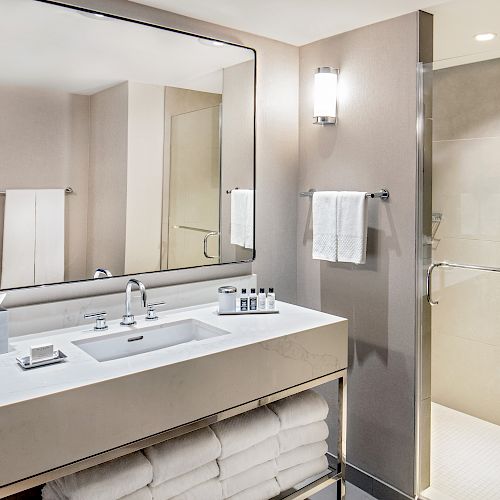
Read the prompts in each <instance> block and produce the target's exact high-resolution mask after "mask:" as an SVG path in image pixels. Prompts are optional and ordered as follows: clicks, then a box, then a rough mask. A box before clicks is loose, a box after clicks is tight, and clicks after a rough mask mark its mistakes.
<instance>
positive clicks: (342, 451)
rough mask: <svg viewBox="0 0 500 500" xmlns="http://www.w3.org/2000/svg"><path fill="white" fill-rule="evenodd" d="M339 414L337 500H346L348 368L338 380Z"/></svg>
mask: <svg viewBox="0 0 500 500" xmlns="http://www.w3.org/2000/svg"><path fill="white" fill-rule="evenodd" d="M338 398H339V415H338V437H337V474H341V476H342V477H341V479H340V481H337V500H345V463H346V438H347V370H345V371H344V373H343V375H342V377H340V378H339V382H338Z"/></svg>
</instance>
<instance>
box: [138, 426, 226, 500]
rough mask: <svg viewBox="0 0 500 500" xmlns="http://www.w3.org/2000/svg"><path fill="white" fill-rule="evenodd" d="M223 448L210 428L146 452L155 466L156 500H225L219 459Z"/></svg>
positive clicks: (152, 483)
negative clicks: (220, 479)
mask: <svg viewBox="0 0 500 500" xmlns="http://www.w3.org/2000/svg"><path fill="white" fill-rule="evenodd" d="M220 453H221V445H220V442H219V440H218V439H217V438H216V437H215V434H214V433H213V431H212V429H210V428H209V427H206V428H203V429H200V430H198V431H194V432H190V433H189V434H185V435H183V436H180V437H178V438H173V439H170V440H169V441H165V442H163V443H160V444H157V445H155V446H151V447H149V448H146V449H145V450H144V454H145V455H146V458H147V459H148V460H149V461H150V462H151V465H152V467H153V480H152V482H151V483H150V485H149V489H150V491H151V495H152V498H153V500H170V499H172V500H174V499H175V500H200V499H204V500H222V487H221V484H220V482H219V480H218V476H219V466H218V465H217V460H216V459H217V458H218V457H219V456H220Z"/></svg>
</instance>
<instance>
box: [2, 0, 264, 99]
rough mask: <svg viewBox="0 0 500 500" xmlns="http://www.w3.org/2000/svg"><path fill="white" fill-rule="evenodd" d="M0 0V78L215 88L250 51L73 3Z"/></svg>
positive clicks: (19, 82) (66, 87)
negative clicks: (85, 10)
mask: <svg viewBox="0 0 500 500" xmlns="http://www.w3.org/2000/svg"><path fill="white" fill-rule="evenodd" d="M0 1H1V11H2V14H1V16H0V68H2V70H1V71H0V85H13V86H24V87H38V88H45V89H53V90H61V91H64V92H69V93H75V94H93V93H95V92H97V91H99V90H103V89H105V88H108V87H111V86H113V85H116V84H118V83H122V82H125V81H134V82H142V83H150V84H157V85H170V86H174V87H182V88H188V89H192V90H202V91H205V92H217V93H220V92H222V69H223V68H226V67H229V66H233V65H235V64H239V63H242V62H244V61H248V60H253V57H254V56H253V52H252V51H251V50H248V49H244V48H241V47H234V46H231V45H225V44H224V45H221V46H213V45H211V44H208V45H207V44H206V43H204V42H203V41H202V40H200V39H199V38H197V37H193V36H188V35H183V34H179V33H173V32H169V31H165V30H160V29H152V28H149V27H145V26H141V25H139V24H136V23H132V22H126V21H119V20H115V19H111V18H106V17H100V18H99V17H96V16H93V15H92V14H84V13H81V12H79V11H76V10H74V9H67V8H64V7H59V6H54V5H50V4H45V3H39V2H33V1H31V0H0ZM200 42H202V43H200ZM160 63H161V64H160Z"/></svg>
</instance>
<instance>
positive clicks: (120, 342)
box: [73, 319, 229, 361]
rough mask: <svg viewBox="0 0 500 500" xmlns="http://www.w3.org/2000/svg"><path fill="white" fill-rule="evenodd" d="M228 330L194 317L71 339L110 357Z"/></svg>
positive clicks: (95, 354) (90, 351) (103, 357)
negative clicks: (81, 338) (86, 337)
mask: <svg viewBox="0 0 500 500" xmlns="http://www.w3.org/2000/svg"><path fill="white" fill-rule="evenodd" d="M228 334H229V332H227V331H225V330H220V329H219V328H215V327H213V326H210V325H207V324H206V323H202V322H201V321H198V320H194V319H187V320H183V321H176V322H175V323H165V324H163V325H157V326H153V327H146V328H135V329H130V331H126V332H120V333H115V334H111V335H102V334H101V335H99V334H98V333H96V337H93V338H89V339H84V340H77V341H75V342H73V344H75V345H76V346H77V347H79V348H80V349H82V350H83V351H85V352H86V353H87V354H89V355H90V356H92V357H93V358H94V359H96V360H97V361H111V360H112V359H119V358H126V357H128V356H135V355H137V354H143V353H145V352H151V351H156V350H158V349H168V348H169V347H174V346H177V345H180V344H186V343H188V342H197V341H200V340H205V339H210V338H212V337H218V336H220V335H228Z"/></svg>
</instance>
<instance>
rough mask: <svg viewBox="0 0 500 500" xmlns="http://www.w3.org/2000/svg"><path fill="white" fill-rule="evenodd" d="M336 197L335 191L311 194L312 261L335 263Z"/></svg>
mask: <svg viewBox="0 0 500 500" xmlns="http://www.w3.org/2000/svg"><path fill="white" fill-rule="evenodd" d="M337 196H338V192H337V191H321V192H318V193H314V194H313V198H312V217H313V248H312V258H313V259H319V260H328V261H330V262H336V261H337Z"/></svg>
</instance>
